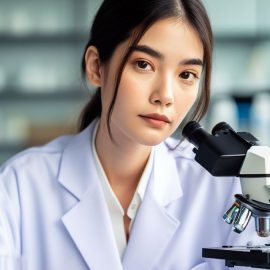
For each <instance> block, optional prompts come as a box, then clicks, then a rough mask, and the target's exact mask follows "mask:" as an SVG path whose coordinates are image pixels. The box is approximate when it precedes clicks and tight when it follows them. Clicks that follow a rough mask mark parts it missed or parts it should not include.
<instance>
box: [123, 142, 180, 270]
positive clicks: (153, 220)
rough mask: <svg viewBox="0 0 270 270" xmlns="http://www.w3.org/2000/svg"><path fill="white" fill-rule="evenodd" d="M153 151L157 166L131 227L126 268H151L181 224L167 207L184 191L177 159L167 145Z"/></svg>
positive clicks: (125, 261)
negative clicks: (169, 151) (170, 152)
mask: <svg viewBox="0 0 270 270" xmlns="http://www.w3.org/2000/svg"><path fill="white" fill-rule="evenodd" d="M154 150H155V153H154V168H153V171H152V175H151V179H150V182H149V185H148V188H147V190H146V194H145V199H144V201H143V203H142V205H141V207H140V209H139V211H138V213H137V216H136V219H135V222H134V224H133V227H132V230H131V234H130V239H129V243H128V246H127V249H126V252H125V254H124V257H123V267H124V269H129V270H133V269H134V270H135V269H151V265H152V264H153V263H154V262H155V260H156V259H157V258H158V257H159V256H160V255H161V254H162V252H163V251H164V250H165V249H166V246H167V245H168V244H169V242H170V241H171V240H172V237H173V235H174V233H175V232H176V230H177V229H178V228H179V226H180V221H179V220H178V219H177V218H175V217H174V216H173V215H172V214H171V213H170V212H169V211H168V210H167V207H168V206H169V205H170V204H172V203H174V202H176V199H178V198H180V197H181V196H182V194H183V193H182V188H181V185H180V179H179V173H178V169H177V166H176V163H175V159H174V158H173V157H172V155H170V154H169V153H168V150H167V147H166V146H165V145H164V144H162V145H160V146H158V147H155V149H154Z"/></svg>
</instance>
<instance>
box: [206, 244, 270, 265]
mask: <svg viewBox="0 0 270 270" xmlns="http://www.w3.org/2000/svg"><path fill="white" fill-rule="evenodd" d="M202 256H203V257H205V258H212V259H222V260H225V265H226V266H228V267H234V266H249V267H254V268H262V269H270V246H268V245H265V246H223V247H221V248H203V249H202Z"/></svg>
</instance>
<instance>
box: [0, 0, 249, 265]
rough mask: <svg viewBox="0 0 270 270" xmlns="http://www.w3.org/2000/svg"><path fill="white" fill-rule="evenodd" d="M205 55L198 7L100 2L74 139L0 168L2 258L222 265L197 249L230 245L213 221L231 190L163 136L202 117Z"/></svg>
mask: <svg viewBox="0 0 270 270" xmlns="http://www.w3.org/2000/svg"><path fill="white" fill-rule="evenodd" d="M211 59H212V32H211V27H210V23H209V20H208V17H207V13H206V11H205V9H204V7H203V5H202V3H201V2H200V1H199V0H178V1H176V0H159V1H150V0H139V1H138V0H136V1H120V0H119V1H113V0H105V1H104V2H103V3H102V5H101V7H100V9H99V10H98V12H97V15H96V17H95V20H94V22H93V26H92V29H91V35H90V39H89V41H88V43H87V45H86V49H85V53H84V57H83V61H82V70H83V74H84V76H85V78H86V80H88V82H90V83H91V84H92V85H94V86H95V87H97V91H96V93H95V95H94V97H93V99H92V100H91V101H90V102H89V104H88V105H87V106H86V108H85V109H84V111H83V113H82V117H81V121H80V131H81V132H80V133H79V134H77V135H75V136H65V137H61V138H58V139H56V140H54V141H52V142H50V143H48V144H47V145H45V146H43V147H38V148H32V149H29V150H27V151H25V152H23V153H21V154H19V155H17V156H16V157H14V158H13V159H11V160H10V161H8V162H7V163H6V164H5V165H4V166H3V167H2V168H1V174H0V209H1V212H0V213H1V214H0V233H1V238H0V248H1V254H2V255H10V256H19V255H23V256H24V257H25V258H26V261H27V265H28V268H27V269H31V270H32V269H33V270H39V269H49V270H54V269H76V270H79V269H92V270H107V269H110V270H114V269H115V270H118V269H128V270H129V269H136V270H137V269H147V270H148V269H162V270H164V269H177V270H188V269H193V270H195V269H196V270H202V269H205V270H206V269H215V270H218V269H224V268H225V266H224V263H223V262H216V261H212V260H209V261H206V260H204V259H203V258H202V257H201V249H202V247H207V246H221V245H224V244H228V243H230V244H232V243H234V244H235V241H234V240H233V239H232V237H233V236H234V235H233V234H231V232H230V230H231V229H230V227H229V226H226V225H225V224H223V221H222V220H221V216H222V214H223V211H224V209H226V208H227V207H228V206H229V205H230V204H231V200H232V198H233V194H234V193H237V191H238V190H239V183H238V181H234V180H233V179H225V178H219V179H215V178H213V177H211V176H210V175H209V174H208V173H207V172H206V171H205V170H204V169H202V168H201V167H200V166H199V165H197V164H196V163H195V161H194V159H193V157H194V156H193V152H192V148H193V147H192V146H190V145H189V143H187V142H182V143H180V144H179V142H177V141H176V140H174V139H171V138H169V137H170V136H171V135H172V133H173V132H174V131H175V130H176V129H177V127H178V126H179V125H180V123H181V122H182V121H183V119H184V118H185V116H186V115H187V113H188V112H190V113H189V115H191V117H190V118H189V120H191V119H196V120H199V119H200V118H201V117H202V116H203V115H204V113H205V111H206V109H207V105H208V101H209V88H210V73H211ZM192 106H193V108H192ZM245 235H246V236H245ZM250 237H251V230H250V232H245V233H244V234H243V236H241V238H242V239H240V237H238V238H237V239H238V240H239V241H240V240H241V241H242V242H241V243H244V244H246V241H247V240H245V238H247V239H250Z"/></svg>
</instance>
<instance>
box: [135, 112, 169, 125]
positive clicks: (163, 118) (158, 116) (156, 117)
mask: <svg viewBox="0 0 270 270" xmlns="http://www.w3.org/2000/svg"><path fill="white" fill-rule="evenodd" d="M140 116H141V117H144V118H149V119H154V120H158V121H163V122H166V123H170V122H171V121H170V120H169V118H168V117H167V116H166V115H162V114H157V113H152V114H144V115H140Z"/></svg>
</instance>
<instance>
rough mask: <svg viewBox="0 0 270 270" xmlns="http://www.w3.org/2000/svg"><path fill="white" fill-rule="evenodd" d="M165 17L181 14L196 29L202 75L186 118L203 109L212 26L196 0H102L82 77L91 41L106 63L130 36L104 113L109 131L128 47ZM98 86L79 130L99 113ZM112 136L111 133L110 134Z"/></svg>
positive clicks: (194, 117) (206, 97) (197, 116)
mask: <svg viewBox="0 0 270 270" xmlns="http://www.w3.org/2000/svg"><path fill="white" fill-rule="evenodd" d="M165 18H180V19H181V18H182V19H185V20H187V21H188V22H189V24H190V25H191V26H192V27H193V28H194V29H195V30H196V31H197V33H198V35H199V37H200V39H201V42H202V44H203V49H204V59H203V76H202V81H201V91H200V95H199V97H198V99H197V102H196V106H195V108H194V109H193V111H192V113H191V114H190V115H189V116H188V117H189V120H196V121H199V120H200V119H201V118H202V117H203V115H204V114H205V113H206V111H207V108H208V105H209V99H210V80H211V67H212V49H213V48H212V47H213V44H212V43H213V41H212V29H211V25H210V22H209V18H208V15H207V12H206V10H205V8H204V6H203V4H202V2H201V1H200V0H129V1H126V0H104V1H103V2H102V4H101V6H100V8H99V10H98V12H97V14H96V16H95V18H94V22H93V25H92V28H91V31H90V37H89V41H88V42H87V44H86V46H85V50H84V54H83V58H82V66H81V69H82V76H83V78H84V79H85V75H86V74H85V73H86V67H85V53H86V51H87V48H88V47H89V46H91V45H93V46H95V47H96V48H97V49H98V52H99V56H100V61H101V63H106V62H107V61H108V60H109V59H110V58H111V56H112V55H113V53H114V51H115V49H116V47H117V46H118V45H119V44H120V43H121V42H123V41H125V40H127V39H128V38H131V42H130V47H129V48H128V50H127V52H126V53H125V55H124V57H123V59H122V61H121V64H120V66H119V69H118V73H117V77H116V80H115V85H114V87H115V88H114V94H113V98H112V101H111V104H110V107H109V111H108V112H109V113H108V116H107V127H108V130H109V133H110V135H111V132H110V118H111V114H112V111H113V107H114V104H115V100H116V97H117V93H118V87H119V84H120V80H121V76H122V72H123V69H124V67H125V64H126V62H127V60H128V58H129V56H130V54H131V53H132V48H133V47H135V46H136V45H137V44H138V42H139V41H140V39H141V37H142V36H143V34H144V33H145V32H146V31H147V29H149V28H150V27H151V25H153V24H154V23H155V22H157V21H158V20H161V19H165ZM100 92H101V91H100V89H99V88H98V89H97V90H96V92H95V94H94V95H93V97H92V98H91V100H90V101H89V102H88V104H87V105H86V106H85V108H84V109H83V111H82V112H81V116H80V120H79V130H80V131H81V130H83V129H84V128H86V127H87V126H88V125H89V124H90V123H91V122H92V121H93V120H94V119H95V118H96V117H98V116H100V115H101V111H102V106H101V93H100ZM111 137H112V136H111Z"/></svg>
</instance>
